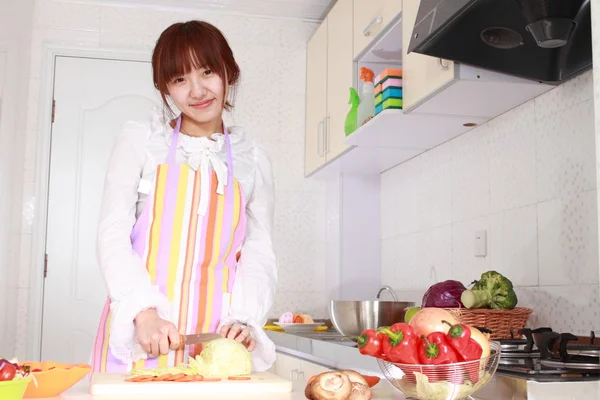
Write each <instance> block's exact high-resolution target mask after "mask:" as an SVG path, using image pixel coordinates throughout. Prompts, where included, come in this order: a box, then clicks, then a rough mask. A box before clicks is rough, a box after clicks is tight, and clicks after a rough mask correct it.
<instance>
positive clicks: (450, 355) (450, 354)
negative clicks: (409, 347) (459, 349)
mask: <svg viewBox="0 0 600 400" xmlns="http://www.w3.org/2000/svg"><path fill="white" fill-rule="evenodd" d="M422 339H423V340H422V341H421V342H420V343H419V361H420V362H421V364H433V365H438V364H451V363H455V362H458V355H457V354H456V351H455V350H454V349H453V348H452V346H450V343H448V339H446V334H445V333H443V332H431V333H430V334H429V335H427V337H425V336H422Z"/></svg>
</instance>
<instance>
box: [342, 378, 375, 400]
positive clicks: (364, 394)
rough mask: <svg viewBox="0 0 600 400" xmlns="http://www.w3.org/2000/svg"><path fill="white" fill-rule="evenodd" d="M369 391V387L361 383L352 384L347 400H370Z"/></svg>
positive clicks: (370, 394)
mask: <svg viewBox="0 0 600 400" xmlns="http://www.w3.org/2000/svg"><path fill="white" fill-rule="evenodd" d="M371 396H372V393H371V389H369V385H363V384H362V383H356V382H355V383H353V384H352V392H351V393H350V397H349V398H348V400H371Z"/></svg>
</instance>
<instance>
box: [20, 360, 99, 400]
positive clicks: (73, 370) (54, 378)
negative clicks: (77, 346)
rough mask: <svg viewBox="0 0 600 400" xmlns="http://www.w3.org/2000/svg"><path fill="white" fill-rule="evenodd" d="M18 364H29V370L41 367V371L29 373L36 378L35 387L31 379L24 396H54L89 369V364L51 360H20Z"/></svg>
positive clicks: (84, 374) (76, 380)
mask: <svg viewBox="0 0 600 400" xmlns="http://www.w3.org/2000/svg"><path fill="white" fill-rule="evenodd" d="M19 365H29V366H30V368H31V371H33V370H34V369H41V372H32V373H31V374H32V375H33V376H34V377H35V379H36V380H37V383H38V385H37V387H36V386H35V383H34V382H33V381H32V382H30V383H29V386H27V390H26V391H25V397H31V398H39V397H55V396H58V395H60V394H61V393H63V392H65V391H67V390H68V389H70V388H71V387H72V386H73V385H75V384H76V383H77V382H79V381H80V380H81V379H83V378H84V377H85V376H86V375H87V374H88V373H89V372H90V371H91V370H92V366H91V365H89V364H62V363H56V362H52V361H44V362H30V361H25V362H20V363H19Z"/></svg>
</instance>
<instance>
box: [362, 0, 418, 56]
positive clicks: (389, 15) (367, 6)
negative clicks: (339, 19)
mask: <svg viewBox="0 0 600 400" xmlns="http://www.w3.org/2000/svg"><path fill="white" fill-rule="evenodd" d="M414 1H416V0H414ZM410 2H413V0H411V1H410ZM402 7H403V5H402V0H354V15H353V21H354V34H353V36H354V52H353V56H354V58H355V59H357V58H358V57H359V56H360V55H361V54H362V53H363V52H364V50H365V49H366V48H367V47H368V46H369V45H370V44H371V43H372V42H373V40H374V39H375V38H376V37H377V35H378V34H379V33H381V32H382V31H383V30H384V29H385V28H386V27H387V26H388V25H389V24H390V22H391V21H392V20H393V19H394V18H395V17H396V16H397V15H398V14H399V13H400V12H401V11H402V12H403V13H404V11H403V10H402Z"/></svg>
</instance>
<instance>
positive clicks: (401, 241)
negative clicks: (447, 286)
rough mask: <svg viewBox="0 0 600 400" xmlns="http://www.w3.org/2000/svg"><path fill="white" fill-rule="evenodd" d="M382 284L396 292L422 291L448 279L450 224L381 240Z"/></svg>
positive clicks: (450, 241) (450, 250) (450, 240)
mask: <svg viewBox="0 0 600 400" xmlns="http://www.w3.org/2000/svg"><path fill="white" fill-rule="evenodd" d="M381 251H382V279H381V281H382V284H385V285H389V286H392V287H394V288H395V289H397V290H399V291H404V290H408V291H410V290H422V291H425V290H426V289H427V288H428V287H429V286H431V285H432V284H434V283H436V282H439V281H444V280H447V279H451V276H452V273H451V271H452V266H451V263H452V227H451V226H450V225H448V226H443V227H438V228H433V229H429V230H427V231H423V232H417V233H411V234H407V235H402V236H397V237H394V238H388V239H384V240H383V241H382V249H381Z"/></svg>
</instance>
